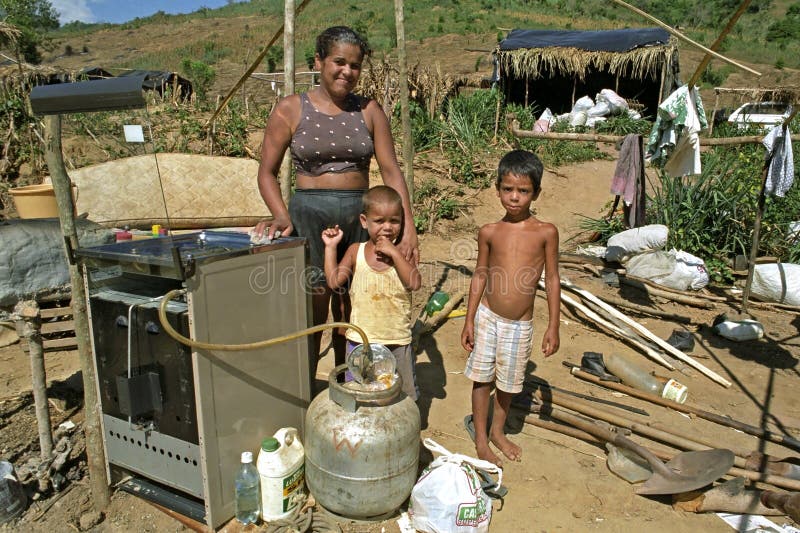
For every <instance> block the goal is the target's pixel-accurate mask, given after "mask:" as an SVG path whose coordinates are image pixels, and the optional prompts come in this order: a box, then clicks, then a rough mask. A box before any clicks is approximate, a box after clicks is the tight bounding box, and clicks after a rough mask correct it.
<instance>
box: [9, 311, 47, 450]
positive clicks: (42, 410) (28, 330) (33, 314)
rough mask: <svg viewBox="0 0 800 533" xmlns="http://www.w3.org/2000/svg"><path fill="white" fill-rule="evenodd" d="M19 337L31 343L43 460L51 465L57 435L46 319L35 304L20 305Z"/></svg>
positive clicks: (30, 349)
mask: <svg viewBox="0 0 800 533" xmlns="http://www.w3.org/2000/svg"><path fill="white" fill-rule="evenodd" d="M14 315H15V318H16V322H17V334H19V336H20V337H22V338H23V339H25V340H26V341H27V342H28V355H29V356H30V358H31V385H32V386H33V404H34V406H35V408H36V426H37V428H38V430H39V448H40V452H39V457H41V459H42V461H47V460H48V459H50V456H51V455H52V454H53V433H52V432H51V431H50V406H49V404H48V403H47V372H46V371H45V367H44V348H43V347H42V331H41V330H42V316H41V314H40V313H39V304H37V303H36V301H35V300H30V301H23V302H19V303H18V304H17V306H16V307H15V308H14Z"/></svg>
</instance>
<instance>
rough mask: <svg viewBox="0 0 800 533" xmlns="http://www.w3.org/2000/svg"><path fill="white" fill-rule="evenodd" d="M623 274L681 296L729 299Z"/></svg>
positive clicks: (723, 300)
mask: <svg viewBox="0 0 800 533" xmlns="http://www.w3.org/2000/svg"><path fill="white" fill-rule="evenodd" d="M624 276H625V277H626V278H628V279H631V280H633V281H639V282H641V283H644V284H645V285H649V286H650V287H653V288H655V289H659V290H662V291H667V292H671V293H673V294H679V295H681V296H690V297H692V298H702V299H703V300H711V301H712V302H727V301H728V300H729V298H726V297H725V296H714V295H712V294H703V293H701V292H698V293H691V294H688V293H687V291H681V290H678V289H673V288H672V287H667V286H666V285H659V284H658V283H656V282H655V281H651V280H649V279H647V278H640V277H639V276H634V275H631V274H628V273H625V274H624Z"/></svg>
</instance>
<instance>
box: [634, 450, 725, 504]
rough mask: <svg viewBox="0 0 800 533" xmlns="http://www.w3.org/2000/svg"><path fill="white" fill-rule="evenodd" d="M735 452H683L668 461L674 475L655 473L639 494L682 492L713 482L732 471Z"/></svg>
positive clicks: (640, 487) (638, 489) (637, 489)
mask: <svg viewBox="0 0 800 533" xmlns="http://www.w3.org/2000/svg"><path fill="white" fill-rule="evenodd" d="M733 460H734V455H733V452H732V451H730V450H703V451H699V452H681V453H679V454H678V455H676V456H675V457H673V458H672V459H671V460H670V461H669V462H667V463H666V467H667V468H668V469H669V470H671V471H672V474H671V475H663V474H661V473H659V472H653V475H652V476H650V479H648V480H647V481H646V482H644V483H642V484H641V485H640V486H639V487H637V488H636V490H635V492H636V494H641V495H658V494H680V493H682V492H688V491H690V490H696V489H699V488H700V487H705V486H706V485H708V484H710V483H713V482H714V481H715V480H717V479H719V478H720V477H722V476H724V475H725V474H727V473H728V470H730V468H731V467H732V466H733Z"/></svg>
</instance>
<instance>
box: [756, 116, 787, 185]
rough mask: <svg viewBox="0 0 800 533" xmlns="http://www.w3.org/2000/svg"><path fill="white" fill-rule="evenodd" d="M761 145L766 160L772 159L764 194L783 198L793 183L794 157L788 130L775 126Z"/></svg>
mask: <svg viewBox="0 0 800 533" xmlns="http://www.w3.org/2000/svg"><path fill="white" fill-rule="evenodd" d="M761 144H763V145H764V147H765V148H766V149H767V155H766V157H767V159H769V158H770V157H772V159H771V160H770V162H769V169H767V181H766V183H765V185H764V192H765V193H766V194H772V195H775V196H780V197H783V196H784V195H785V194H786V191H788V190H789V188H790V187H791V186H792V182H793V181H794V156H793V155H792V136H791V133H790V132H789V128H785V127H783V126H782V125H780V124H779V125H777V126H775V127H774V128H772V130H770V132H769V133H767V136H766V137H764V139H763V140H762V141H761Z"/></svg>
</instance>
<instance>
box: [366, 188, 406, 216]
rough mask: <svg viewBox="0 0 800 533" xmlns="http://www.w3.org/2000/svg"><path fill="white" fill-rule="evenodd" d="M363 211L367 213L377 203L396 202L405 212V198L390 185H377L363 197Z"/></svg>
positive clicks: (401, 210)
mask: <svg viewBox="0 0 800 533" xmlns="http://www.w3.org/2000/svg"><path fill="white" fill-rule="evenodd" d="M361 202H362V208H361V209H362V213H364V214H367V213H369V210H370V208H371V207H372V206H374V205H375V204H394V205H396V206H397V207H398V208H399V209H400V213H401V214H402V212H403V199H402V198H400V194H399V193H398V192H397V191H396V190H394V189H392V188H391V187H389V186H388V185H376V186H375V187H372V188H371V189H370V190H368V191H367V192H365V193H364V196H362V197H361Z"/></svg>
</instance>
